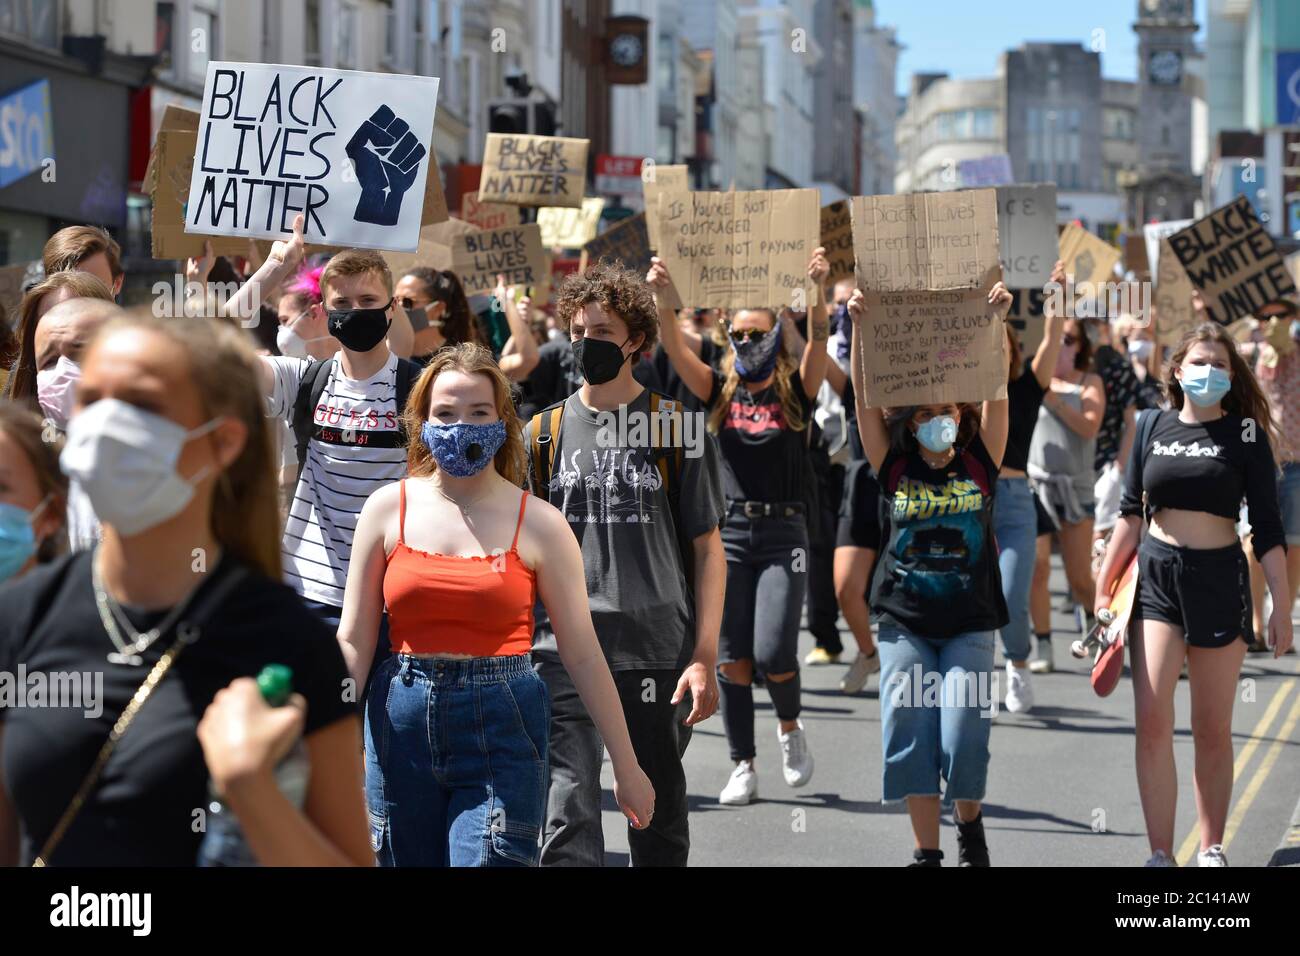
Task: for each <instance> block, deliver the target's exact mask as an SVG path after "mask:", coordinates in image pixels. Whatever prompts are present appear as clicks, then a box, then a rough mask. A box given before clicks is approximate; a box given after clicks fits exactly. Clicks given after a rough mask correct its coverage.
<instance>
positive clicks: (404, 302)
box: [397, 295, 424, 309]
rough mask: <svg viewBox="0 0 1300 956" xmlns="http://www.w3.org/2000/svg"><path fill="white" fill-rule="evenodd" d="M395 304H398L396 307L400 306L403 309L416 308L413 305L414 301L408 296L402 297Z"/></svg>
mask: <svg viewBox="0 0 1300 956" xmlns="http://www.w3.org/2000/svg"><path fill="white" fill-rule="evenodd" d="M397 303H398V305H400V306H401V307H402V308H403V309H414V308H417V306H416V304H415V300H414V299H412V298H411V297H410V296H409V295H404V296H402V297H401V298H400V299H398V300H397ZM418 308H424V306H418Z"/></svg>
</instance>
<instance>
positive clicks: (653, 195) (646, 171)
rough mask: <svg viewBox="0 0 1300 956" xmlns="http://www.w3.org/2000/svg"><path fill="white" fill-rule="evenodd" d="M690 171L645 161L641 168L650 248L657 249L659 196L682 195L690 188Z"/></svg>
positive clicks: (685, 168) (682, 167)
mask: <svg viewBox="0 0 1300 956" xmlns="http://www.w3.org/2000/svg"><path fill="white" fill-rule="evenodd" d="M689 174H690V170H689V169H688V168H687V167H686V166H659V165H656V164H654V163H650V162H648V161H647V163H646V164H645V165H643V166H642V167H641V191H642V193H643V194H644V196H645V216H646V232H647V233H648V234H649V236H650V248H651V249H652V250H657V249H658V248H659V194H660V193H661V192H664V193H684V192H689V191H690V188H691V180H690V175H689Z"/></svg>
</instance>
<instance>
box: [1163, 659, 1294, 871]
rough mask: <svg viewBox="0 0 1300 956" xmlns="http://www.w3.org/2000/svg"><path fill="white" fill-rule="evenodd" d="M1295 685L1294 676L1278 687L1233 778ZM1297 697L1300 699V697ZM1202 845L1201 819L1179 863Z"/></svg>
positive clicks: (1184, 862) (1185, 842)
mask: <svg viewBox="0 0 1300 956" xmlns="http://www.w3.org/2000/svg"><path fill="white" fill-rule="evenodd" d="M1295 685H1296V681H1295V678H1292V679H1290V680H1288V681H1285V682H1284V683H1283V684H1282V685H1281V686H1280V687H1279V688H1278V689H1277V692H1276V693H1274V694H1273V699H1272V700H1271V701H1269V704H1268V708H1267V709H1266V710H1265V711H1264V715H1263V716H1262V717H1260V718H1259V722H1258V723H1257V724H1255V727H1254V729H1252V730H1251V732H1250V739H1249V740H1247V741H1246V745H1245V746H1244V747H1242V748H1241V753H1239V754H1238V755H1237V759H1236V761H1235V762H1234V763H1233V765H1232V779H1233V780H1239V779H1241V774H1242V771H1243V770H1244V769H1245V767H1246V764H1247V763H1248V762H1249V761H1250V758H1251V757H1252V756H1254V754H1255V748H1257V747H1258V746H1259V742H1260V740H1261V738H1263V736H1264V734H1265V733H1266V732H1267V731H1268V728H1269V726H1270V725H1271V724H1272V723H1273V718H1274V717H1276V716H1277V714H1278V711H1280V710H1281V709H1282V705H1283V704H1284V703H1286V699H1287V697H1289V696H1290V695H1291V691H1292V690H1294V689H1295ZM1297 699H1298V700H1300V698H1297ZM1200 847H1201V824H1200V820H1197V821H1196V823H1194V824H1192V829H1191V832H1190V833H1188V834H1187V839H1185V840H1183V845H1182V846H1180V847H1179V848H1178V853H1177V854H1176V855H1175V858H1176V859H1177V860H1178V865H1179V866H1187V865H1188V864H1189V863H1191V861H1192V858H1193V857H1194V856H1195V855H1196V852H1197V851H1198V850H1199V849H1200Z"/></svg>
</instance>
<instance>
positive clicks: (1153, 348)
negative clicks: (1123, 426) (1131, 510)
mask: <svg viewBox="0 0 1300 956" xmlns="http://www.w3.org/2000/svg"><path fill="white" fill-rule="evenodd" d="M1155 321H1156V307H1155V305H1154V304H1152V305H1149V306H1148V307H1147V318H1146V319H1145V321H1144V320H1143V319H1142V317H1140V316H1138V317H1134V316H1122V317H1121V321H1119V322H1116V323H1115V331H1114V336H1115V339H1116V341H1117V343H1118V347H1119V349H1120V350H1121V351H1123V352H1125V353H1127V355H1128V359H1129V364H1130V365H1131V366H1132V368H1133V374H1134V376H1135V377H1136V378H1137V410H1138V411H1145V410H1147V409H1152V408H1160V407H1162V403H1163V402H1164V395H1163V394H1162V393H1161V391H1160V353H1161V351H1163V350H1162V349H1161V348H1160V346H1159V344H1158V343H1157V342H1156V337H1155V333H1154V331H1153V329H1154V327H1155ZM1129 444H1130V445H1131V444H1132V442H1131V441H1130V442H1129ZM1122 451H1123V450H1121V454H1120V456H1119V458H1118V459H1117V461H1119V462H1127V461H1128V457H1127V455H1125V454H1123V453H1122Z"/></svg>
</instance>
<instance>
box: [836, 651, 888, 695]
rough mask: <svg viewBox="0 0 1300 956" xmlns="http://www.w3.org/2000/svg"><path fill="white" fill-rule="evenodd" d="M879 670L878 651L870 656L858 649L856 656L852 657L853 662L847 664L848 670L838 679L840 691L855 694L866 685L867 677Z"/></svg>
mask: <svg viewBox="0 0 1300 956" xmlns="http://www.w3.org/2000/svg"><path fill="white" fill-rule="evenodd" d="M879 670H880V652H879V651H876V653H874V654H872V655H871V656H870V657H868V656H867V655H866V654H863V653H862V652H861V651H858V656H857V657H855V658H853V663H852V664H850V665H849V672H848V673H847V674H845V675H844V678H843V679H842V680H841V681H840V691H841V692H842V693H845V694H856V693H857V692H858V691H860V690H862V688H864V687H866V686H867V678H868V677H870V676H871V675H872V674H875V673H876V672H877V671H879Z"/></svg>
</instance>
